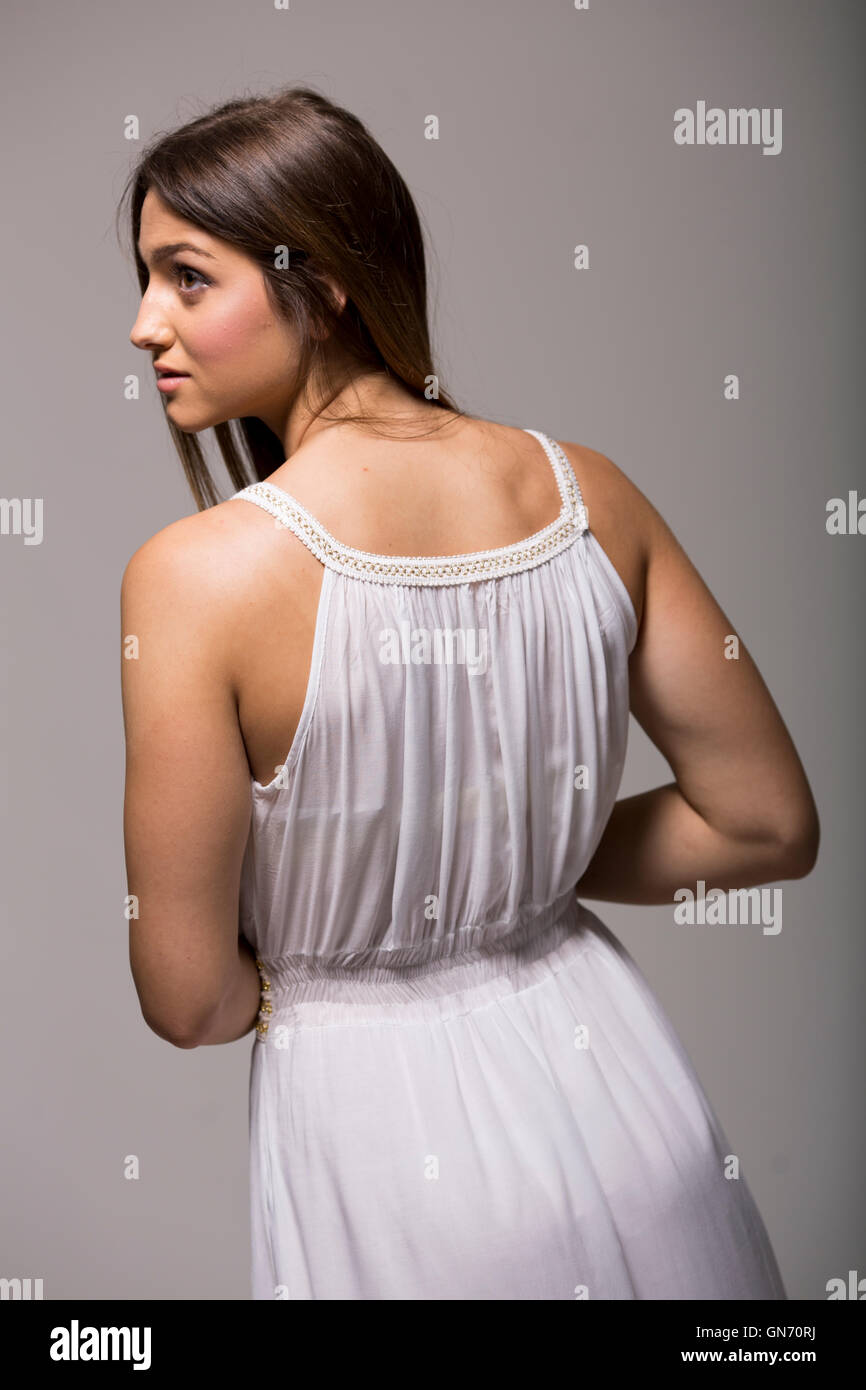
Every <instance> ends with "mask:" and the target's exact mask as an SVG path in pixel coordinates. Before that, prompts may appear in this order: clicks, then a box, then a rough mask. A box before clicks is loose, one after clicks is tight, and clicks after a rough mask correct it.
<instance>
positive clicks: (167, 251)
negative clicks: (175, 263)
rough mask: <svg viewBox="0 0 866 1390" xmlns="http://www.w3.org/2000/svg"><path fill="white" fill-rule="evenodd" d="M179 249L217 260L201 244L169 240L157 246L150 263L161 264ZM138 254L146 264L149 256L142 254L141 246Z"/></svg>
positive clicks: (210, 259)
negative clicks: (163, 244)
mask: <svg viewBox="0 0 866 1390" xmlns="http://www.w3.org/2000/svg"><path fill="white" fill-rule="evenodd" d="M178 251H192V252H193V253H194V254H195V255H196V256H206V257H207V258H208V260H209V261H213V260H216V257H215V256H213V255H212V254H211V252H210V251H205V250H203V249H202V247H201V246H195V245H194V244H193V242H191V241H171V242H167V243H166V245H165V246H158V247H157V248H156V250H155V251H154V252H153V255H152V256H151V258H150V264H151V265H152V266H154V265H159V263H160V261H166V260H168V258H169V256H174V255H176V254H177V252H178ZM138 254H139V255H140V256H141V259H142V260H143V261H144V262H145V264H146V263H147V258H146V257H145V256H142V255H141V248H140V247H139V250H138Z"/></svg>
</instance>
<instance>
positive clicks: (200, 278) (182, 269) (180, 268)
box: [173, 262, 210, 294]
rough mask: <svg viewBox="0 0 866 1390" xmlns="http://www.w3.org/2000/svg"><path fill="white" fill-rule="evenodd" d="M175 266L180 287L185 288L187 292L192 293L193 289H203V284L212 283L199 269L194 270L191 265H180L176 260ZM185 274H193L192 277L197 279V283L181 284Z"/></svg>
mask: <svg viewBox="0 0 866 1390" xmlns="http://www.w3.org/2000/svg"><path fill="white" fill-rule="evenodd" d="M173 268H174V274H175V279H176V280H177V283H178V288H179V289H181V290H183V291H184V292H185V293H186V294H191V293H192V291H193V290H198V289H201V288H202V286H204V285H207V284H209V283H210V282H209V281H208V280H207V278H206V277H205V276H204V275H202V274H201V273H200V272H199V271H198V270H193V268H192V266H191V265H180V264H179V263H177V262H175V263H174V266H173ZM185 275H191V276H192V278H193V279H194V280H196V281H197V282H198V283H197V284H195V285H184V284H181V281H182V279H183V277H184V276H185Z"/></svg>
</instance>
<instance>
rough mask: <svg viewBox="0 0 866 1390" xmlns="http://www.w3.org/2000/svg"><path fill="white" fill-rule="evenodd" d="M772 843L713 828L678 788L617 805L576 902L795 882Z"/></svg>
mask: <svg viewBox="0 0 866 1390" xmlns="http://www.w3.org/2000/svg"><path fill="white" fill-rule="evenodd" d="M799 876H800V875H799V873H798V872H797V871H796V870H795V868H794V863H793V857H792V855H791V854H790V852H786V851H785V849H784V847H783V846H782V845H781V844H780V842H779V841H778V840H770V839H763V838H761V837H758V836H756V835H750V836H749V837H748V838H745V837H744V838H743V839H741V840H740V839H732V838H731V837H730V836H729V835H725V834H722V832H721V831H718V830H714V829H713V827H712V826H711V825H709V824H708V823H707V821H705V820H704V818H703V816H701V815H699V814H698V812H697V811H696V810H695V809H694V807H693V806H691V805H690V803H689V802H688V801H687V800H686V798H685V797H684V796H683V794H682V792H681V791H680V789H679V787H678V786H677V784H676V782H669V783H667V784H666V785H664V786H661V787H653V788H652V789H651V790H650V791H646V792H640V793H639V794H638V795H637V796H628V797H625V798H623V799H622V800H621V801H617V803H616V805H615V806H614V808H613V811H612V812H611V816H610V819H609V821H608V823H607V825H606V826H605V830H604V834H603V835H602V837H601V840H600V841H599V844H598V848H597V849H596V852H595V854H594V855H593V857H592V859H591V860H590V862H589V864H588V865H587V868H586V872H585V873H584V875H583V877H582V878H581V879H580V881H579V882H578V884H577V888H576V893H577V896H578V898H598V899H600V900H602V901H607V902H620V903H669V902H673V900H674V899H673V895H674V893H675V892H676V891H677V889H679V888H691V889H692V891H694V890H695V885H696V883H697V882H698V880H700V879H702V880H703V881H704V882H705V884H706V887H707V889H708V890H709V889H711V888H721V889H723V890H726V889H728V888H750V887H753V886H754V885H755V884H760V883H772V882H774V881H777V880H779V879H784V878H794V877H799Z"/></svg>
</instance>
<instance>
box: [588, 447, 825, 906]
mask: <svg viewBox="0 0 866 1390" xmlns="http://www.w3.org/2000/svg"><path fill="white" fill-rule="evenodd" d="M598 457H599V456H596V458H598ZM604 463H605V465H607V470H606V473H605V475H604V478H603V481H602V482H601V483H600V484H599V486H600V487H601V488H602V489H603V490H604V495H605V497H606V498H607V499H609V500H610V501H611V502H612V503H613V502H615V509H616V511H617V512H618V514H619V515H620V516H623V515H625V516H628V517H629V524H630V525H632V524H633V525H634V528H635V535H637V536H638V537H639V538H640V540H641V541H642V543H643V545H644V555H645V576H646V577H645V587H644V594H643V604H642V613H641V625H640V631H639V634H638V639H637V642H636V644H635V647H634V650H633V652H632V654H631V658H630V661H629V684H630V703H631V711H632V713H633V715H634V717H635V719H636V720H637V722H638V723H639V724H640V726H641V727H642V728H643V729H644V731H645V732H646V734H647V735H648V736H649V738H650V739H651V740H652V742H653V743H654V744H655V746H656V747H657V748H658V749H659V750H660V752H661V753H663V754H664V756H665V758H666V759H667V761H668V763H669V764H670V767H671V770H672V772H673V774H674V781H673V782H669V783H667V784H666V785H664V786H661V787H655V788H653V789H652V790H651V791H647V792H642V793H640V794H639V795H637V796H631V797H627V798H625V799H623V800H621V801H618V802H617V803H616V805H615V807H614V809H613V812H612V814H611V817H610V820H609V821H608V823H607V826H606V827H605V831H604V834H603V835H602V838H601V840H600V842H599V845H598V848H597V850H596V852H595V855H594V856H593V859H592V861H591V862H590V864H589V865H588V866H587V869H586V872H585V873H584V875H583V877H582V878H581V880H580V882H579V883H578V885H577V894H578V897H581V898H583V897H586V898H599V899H606V900H608V901H616V902H628V903H663V902H671V901H672V900H673V894H674V892H675V891H676V890H677V889H678V888H684V887H690V886H691V887H692V888H694V885H695V884H696V882H697V881H698V880H699V879H703V880H704V882H705V883H706V885H707V887H708V888H721V889H723V890H724V889H727V888H748V887H752V886H754V885H755V884H760V883H769V882H773V881H775V880H778V879H786V878H800V877H802V876H804V875H805V874H807V873H809V872H810V870H811V869H812V867H813V865H814V863H815V860H816V857H817V853H818V844H819V839H820V826H819V821H818V813H817V810H816V807H815V802H814V798H813V796H812V792H811V788H810V787H809V783H808V781H807V779H806V774H805V772H804V770H803V766H802V763H801V762H800V759H799V757H798V755H797V751H796V749H795V747H794V745H793V743H792V741H791V737H790V735H789V733H788V730H787V729H786V727H785V725H784V723H783V721H782V717H781V715H780V713H779V711H778V709H777V708H776V705H775V703H774V701H773V698H772V696H771V695H770V692H769V690H768V689H767V687H766V685H765V684H764V681H763V679H762V678H761V675H760V673H759V671H758V669H757V667H756V666H755V663H754V662H753V660H752V658H751V656H750V655H749V653H748V651H747V650H746V648H745V646H744V645H743V642H742V640H739V639H738V638H737V634H736V631H735V629H734V627H733V624H732V623H731V622H730V621H729V619H728V618H727V617H726V616H725V614H724V612H723V611H722V609H721V608H720V607H719V605H718V603H717V602H716V600H715V599H714V597H713V595H712V594H711V593H710V591H709V589H708V588H707V586H706V584H705V583H704V581H703V580H702V578H701V576H700V574H699V573H698V571H697V570H696V569H695V567H694V565H693V564H692V563H691V561H690V559H689V558H688V556H687V555H686V553H685V551H684V550H683V548H682V546H681V545H680V544H679V542H678V541H677V540H676V537H675V536H674V535H673V533H672V532H671V530H670V528H669V527H668V526H667V524H666V523H665V521H664V520H663V519H662V517H661V516H660V515H659V513H658V512H657V511H656V510H655V508H654V507H653V506H652V505H651V504H650V503H649V501H648V500H647V499H646V497H644V495H643V493H642V492H640V490H639V489H638V488H636V487H635V486H634V485H633V484H632V483H630V482H629V481H628V479H627V478H626V477H625V475H624V474H622V473H621V472H620V471H619V470H618V469H616V466H615V465H614V464H612V463H611V462H610V460H604ZM614 495H615V496H614Z"/></svg>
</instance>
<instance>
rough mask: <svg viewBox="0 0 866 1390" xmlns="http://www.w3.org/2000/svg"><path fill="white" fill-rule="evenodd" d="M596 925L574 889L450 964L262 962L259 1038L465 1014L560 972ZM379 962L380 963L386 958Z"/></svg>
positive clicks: (449, 958)
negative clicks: (300, 1029)
mask: <svg viewBox="0 0 866 1390" xmlns="http://www.w3.org/2000/svg"><path fill="white" fill-rule="evenodd" d="M584 919H585V921H584ZM594 921H595V919H594V917H593V916H592V914H591V913H589V912H587V910H586V909H585V908H583V907H582V905H581V904H580V903H579V901H578V899H577V898H576V896H575V893H574V889H573V888H572V889H571V890H570V891H569V892H568V894H566V895H563V897H562V898H560V899H557V900H556V901H555V902H554V903H551V904H550V905H549V906H548V907H546V908H544V909H542V911H541V912H540V913H538V914H536V915H535V916H533V917H530V918H528V919H526V920H524V921H523V922H521V923H520V925H519V926H517V927H516V928H514V929H513V930H511V931H510V932H507V933H505V934H502V935H500V936H498V937H497V938H496V939H494V940H488V941H482V944H481V945H479V946H475V947H473V948H471V949H469V950H465V951H459V952H452V953H450V954H448V955H447V956H445V957H444V958H443V957H434V958H433V959H432V960H430V959H428V960H426V961H423V962H421V963H419V962H417V960H416V961H415V962H414V963H407V961H406V960H405V957H406V955H407V950H406V949H403V950H402V951H401V952H400V954H401V955H402V956H403V957H404V959H403V960H402V961H400V960H393V961H392V960H391V957H396V956H397V954H398V953H397V951H394V952H389V953H387V956H388V963H387V964H376V965H370V964H363V965H358V964H353V965H349V964H345V963H343V964H335V963H333V961H331V960H329V959H317V958H315V957H310V956H282V957H279V958H277V959H275V960H268V959H264V960H262V959H261V958H260V959H259V969H260V974H261V976H262V981H263V991H262V1011H261V1013H260V1023H259V1027H258V1034H259V1038H260V1040H261V1041H266V1040H267V1039H268V1037H269V1036H270V1037H273V1036H274V1034H275V1031H276V1030H277V1029H278V1028H279V1025H280V1024H285V1025H289V1026H291V1025H292V1024H293V1023H303V1024H315V1023H323V1024H324V1023H340V1022H343V1023H353V1022H367V1021H370V1022H384V1021H387V1020H388V1019H391V1020H393V1021H396V1022H401V1021H402V1022H411V1021H414V1020H421V1019H424V1018H430V1017H436V1018H442V1017H443V1016H447V1015H449V1014H452V1013H465V1012H467V1011H468V1010H470V1009H471V1008H475V1007H478V1005H480V1004H483V1003H484V1002H486V1001H488V1000H492V999H494V998H497V997H500V996H502V995H504V994H512V993H514V992H515V991H517V990H521V989H525V988H526V987H527V986H528V985H530V984H533V983H536V982H537V981H539V980H540V979H542V978H544V976H545V975H549V974H550V972H551V970H552V969H553V970H555V969H556V968H561V965H562V964H563V963H564V961H565V958H566V956H564V955H563V954H562V952H563V951H564V952H565V953H566V955H567V957H568V958H569V959H570V958H571V955H572V954H573V950H574V949H575V948H577V947H578V946H579V945H580V942H581V941H582V940H585V938H586V928H587V927H589V926H590V924H591V923H594ZM376 954H377V955H378V956H379V957H380V958H381V956H382V951H381V950H380V951H379V952H378V953H376ZM408 954H409V955H410V956H411V952H408ZM335 1005H339V1008H338V1009H336V1010H335V1008H334V1006H335Z"/></svg>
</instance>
